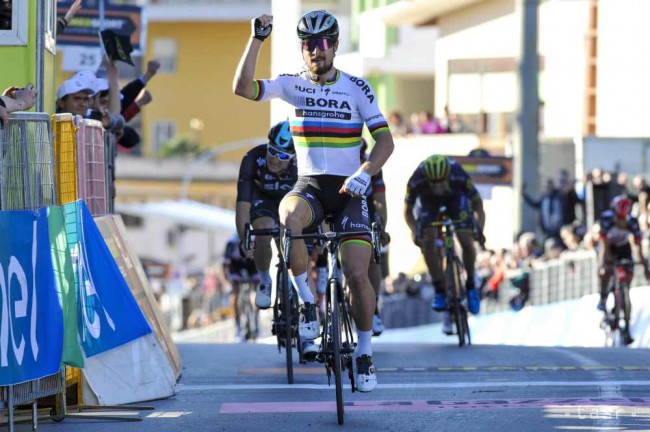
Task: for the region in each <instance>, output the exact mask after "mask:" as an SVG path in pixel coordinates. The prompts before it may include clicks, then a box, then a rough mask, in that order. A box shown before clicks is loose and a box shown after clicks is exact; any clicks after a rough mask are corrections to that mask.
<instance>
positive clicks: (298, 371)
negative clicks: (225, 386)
mask: <svg viewBox="0 0 650 432" xmlns="http://www.w3.org/2000/svg"><path fill="white" fill-rule="evenodd" d="M286 373H287V369H286V368H256V369H239V374H240V375H284V374H286ZM293 373H294V375H323V374H324V373H325V369H324V368H322V367H319V368H314V367H311V368H299V367H297V368H294V369H293Z"/></svg>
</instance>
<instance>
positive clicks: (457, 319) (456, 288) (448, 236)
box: [417, 206, 472, 347]
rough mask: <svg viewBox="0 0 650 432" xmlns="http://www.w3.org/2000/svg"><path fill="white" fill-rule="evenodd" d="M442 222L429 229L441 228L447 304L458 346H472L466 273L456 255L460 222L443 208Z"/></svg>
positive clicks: (419, 225)
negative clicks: (457, 225) (458, 224)
mask: <svg viewBox="0 0 650 432" xmlns="http://www.w3.org/2000/svg"><path fill="white" fill-rule="evenodd" d="M439 214H440V217H441V220H440V221H438V222H431V223H429V224H427V227H439V228H440V234H439V238H440V239H441V240H442V242H443V244H442V248H441V249H442V251H441V252H442V253H441V255H442V258H443V259H444V264H443V266H444V272H445V280H446V282H447V283H446V285H447V303H448V310H449V314H450V315H451V319H452V320H453V322H454V324H455V327H456V334H457V335H458V346H459V347H462V346H464V345H465V344H467V345H471V344H472V337H471V334H470V330H469V321H468V310H469V308H468V297H467V290H466V289H465V278H466V276H465V271H464V267H463V263H462V261H461V260H460V257H459V256H458V254H457V253H456V228H455V227H454V224H455V223H459V222H461V221H460V220H452V219H450V218H449V215H448V214H447V208H446V207H445V206H441V207H440V210H439ZM421 236H422V226H421V224H418V235H417V237H418V238H421Z"/></svg>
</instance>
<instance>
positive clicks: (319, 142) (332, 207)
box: [233, 10, 394, 392]
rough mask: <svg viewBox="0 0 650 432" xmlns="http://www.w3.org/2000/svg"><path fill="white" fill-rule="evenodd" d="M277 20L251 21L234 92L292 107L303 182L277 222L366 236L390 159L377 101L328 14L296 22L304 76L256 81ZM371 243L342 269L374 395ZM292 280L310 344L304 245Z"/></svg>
mask: <svg viewBox="0 0 650 432" xmlns="http://www.w3.org/2000/svg"><path fill="white" fill-rule="evenodd" d="M272 22H273V17H272V16H270V15H261V16H259V17H256V18H254V19H253V20H252V32H251V33H252V34H251V38H250V39H249V42H248V44H247V46H246V48H245V50H244V53H243V55H242V58H241V60H240V63H239V66H238V67H237V71H236V73H235V78H234V81H233V92H234V93H235V94H236V95H239V96H242V97H244V98H247V99H250V100H255V101H264V100H268V99H272V98H280V99H282V100H284V101H285V102H287V103H289V104H291V105H292V106H294V107H295V111H294V112H293V114H292V116H291V118H290V123H291V132H292V134H293V136H294V140H295V142H296V156H297V160H298V174H299V178H298V182H297V183H296V187H295V188H294V190H293V191H292V192H291V193H289V194H287V196H286V197H285V198H284V199H283V200H282V204H281V206H280V220H281V222H282V223H283V225H285V226H286V227H287V228H288V229H290V230H291V232H292V233H302V232H303V230H305V229H306V228H308V227H315V226H317V225H318V224H319V223H320V222H321V220H323V218H324V217H325V216H327V215H332V216H333V220H334V226H333V229H334V230H335V231H339V232H342V231H358V230H369V229H370V221H369V219H368V205H367V201H366V199H365V195H364V192H365V191H366V189H367V188H368V186H369V185H370V178H371V177H372V176H373V175H374V174H376V173H377V172H378V171H379V170H380V169H381V167H382V166H383V165H384V163H385V162H386V160H387V159H388V157H389V156H390V154H391V153H392V152H393V148H394V144H393V137H392V135H391V133H390V130H389V129H388V124H387V122H386V119H385V118H384V116H383V114H382V113H381V112H380V111H379V108H378V105H377V101H376V95H375V93H374V91H373V89H372V87H371V86H370V84H368V82H367V81H366V80H364V79H362V78H359V77H355V76H352V75H350V74H347V73H345V72H343V71H341V70H339V69H337V68H335V67H334V57H335V55H336V51H337V49H338V36H339V26H338V21H337V20H336V18H335V17H334V16H333V15H332V14H330V13H328V12H327V11H324V10H317V11H310V12H308V13H306V14H305V15H304V16H303V17H302V18H301V19H300V21H299V22H298V26H297V33H298V38H299V39H300V47H301V49H302V56H303V60H304V62H305V66H306V69H305V70H303V71H302V72H300V73H298V74H283V75H279V76H278V77H276V78H274V79H270V80H255V79H254V78H255V66H256V62H257V57H258V55H259V52H260V48H261V46H262V43H263V41H264V40H265V39H266V38H267V37H268V36H269V35H270V34H271V30H272ZM364 124H365V125H366V126H367V127H368V130H369V131H370V133H371V135H372V136H373V138H374V139H375V141H376V144H375V146H374V147H373V149H372V152H371V153H370V156H369V158H368V160H367V161H366V162H364V163H363V164H361V163H360V161H359V147H360V145H361V132H362V129H363V125H364ZM370 246H371V239H370V236H359V237H349V238H345V239H344V240H343V241H342V243H341V249H340V251H341V266H342V269H343V273H344V275H345V279H346V281H347V282H348V285H349V287H350V291H351V307H350V311H351V313H352V316H353V318H354V321H355V324H356V328H357V335H358V341H359V343H358V345H357V347H356V350H355V356H356V357H357V358H356V365H357V379H356V380H355V381H356V383H357V389H358V390H359V391H362V392H367V391H372V390H374V388H375V387H376V385H377V376H376V372H375V368H374V366H373V361H372V344H371V338H372V317H373V316H374V310H375V295H374V291H373V289H372V285H371V283H370V280H369V279H368V263H369V262H370V255H371V247H370ZM290 253H291V256H290V259H289V262H290V265H291V279H292V282H293V283H294V286H295V287H296V289H297V290H298V295H299V297H300V299H301V301H302V302H303V306H302V308H301V316H300V324H299V331H300V336H301V337H302V338H305V339H315V338H317V337H318V335H319V326H318V319H317V317H316V307H315V304H314V302H315V298H314V295H313V293H312V292H311V290H310V288H309V284H308V282H307V270H308V256H307V250H306V245H305V242H304V241H302V240H295V241H293V242H292V245H291V251H290Z"/></svg>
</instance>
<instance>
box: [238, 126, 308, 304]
mask: <svg viewBox="0 0 650 432" xmlns="http://www.w3.org/2000/svg"><path fill="white" fill-rule="evenodd" d="M297 179H298V168H297V166H296V151H295V148H294V145H293V138H292V136H291V132H290V131H289V122H287V121H282V122H279V123H277V124H276V125H274V126H273V127H272V128H271V130H270V131H269V142H268V143H267V144H261V145H259V146H257V147H255V148H253V149H252V150H251V151H249V152H248V153H246V154H245V155H244V157H243V159H242V161H241V165H240V166H239V178H238V180H237V207H236V216H235V219H236V223H237V232H238V233H239V238H240V239H243V238H244V229H245V226H246V224H247V223H251V225H252V226H253V228H254V229H267V228H275V227H277V226H279V216H278V207H279V205H280V201H281V200H282V198H283V197H284V196H285V195H286V194H287V192H289V191H290V190H291V189H293V186H294V185H295V183H296V180H297ZM241 247H242V249H243V245H242V246H241ZM243 253H244V254H245V256H247V257H248V258H253V259H254V261H255V266H256V267H257V270H258V271H259V275H260V284H259V285H258V286H257V291H256V293H255V304H256V305H257V307H259V308H260V309H268V308H269V307H270V306H271V284H272V282H273V281H272V278H271V273H270V272H269V266H270V265H271V256H272V254H273V252H272V250H271V236H258V237H257V238H256V239H255V244H254V249H251V250H247V251H243Z"/></svg>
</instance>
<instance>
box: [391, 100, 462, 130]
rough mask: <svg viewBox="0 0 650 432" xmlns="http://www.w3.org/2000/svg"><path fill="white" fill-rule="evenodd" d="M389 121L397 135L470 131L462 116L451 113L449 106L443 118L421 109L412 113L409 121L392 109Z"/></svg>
mask: <svg viewBox="0 0 650 432" xmlns="http://www.w3.org/2000/svg"><path fill="white" fill-rule="evenodd" d="M387 121H388V126H389V127H390V131H391V133H392V134H393V135H395V136H404V135H409V134H415V135H420V134H447V133H461V132H469V131H468V130H467V127H466V126H465V124H464V123H463V121H462V120H461V118H460V117H459V116H457V115H454V114H451V113H450V112H449V107H447V106H445V115H444V116H443V117H441V118H437V117H434V115H433V114H432V113H431V112H430V111H420V112H414V113H412V114H411V115H410V116H409V119H408V121H407V120H406V119H405V118H404V116H403V115H402V114H401V113H400V112H399V111H392V112H390V113H388V118H387Z"/></svg>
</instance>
